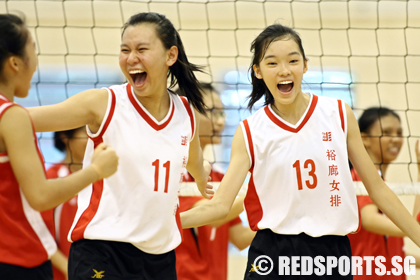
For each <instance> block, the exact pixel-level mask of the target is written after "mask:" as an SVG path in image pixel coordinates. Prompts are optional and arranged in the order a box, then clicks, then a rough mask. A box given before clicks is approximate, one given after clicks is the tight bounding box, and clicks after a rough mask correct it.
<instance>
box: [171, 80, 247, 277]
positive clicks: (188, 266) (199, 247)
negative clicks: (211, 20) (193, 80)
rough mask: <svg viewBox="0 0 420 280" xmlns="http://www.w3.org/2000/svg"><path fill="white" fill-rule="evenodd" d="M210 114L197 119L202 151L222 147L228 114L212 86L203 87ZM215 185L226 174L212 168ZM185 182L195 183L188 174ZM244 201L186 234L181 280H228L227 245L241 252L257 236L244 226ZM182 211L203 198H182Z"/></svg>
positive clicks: (179, 259)
mask: <svg viewBox="0 0 420 280" xmlns="http://www.w3.org/2000/svg"><path fill="white" fill-rule="evenodd" d="M202 88H203V90H204V95H203V96H204V103H205V104H206V106H207V114H206V115H203V114H200V115H198V118H199V120H200V121H199V122H200V129H199V131H198V133H199V136H200V145H201V149H202V150H203V151H204V148H205V147H206V146H208V145H211V144H221V142H222V136H221V134H222V131H223V129H224V127H225V120H226V114H225V112H224V109H223V103H222V101H221V99H220V97H219V94H218V93H217V92H216V90H215V89H214V88H213V86H212V85H210V84H202ZM210 177H211V180H212V181H213V182H221V181H222V178H223V173H222V170H221V168H218V167H217V164H213V166H212V171H211V173H210ZM184 180H185V181H187V182H192V181H193V178H192V177H191V176H190V175H189V174H188V173H186V174H185V175H184ZM243 201H244V197H243V196H242V197H238V198H237V199H236V201H235V202H234V204H233V207H232V209H231V211H230V213H229V215H228V217H227V218H226V219H223V220H221V221H217V222H215V223H211V224H209V225H205V226H201V227H197V228H190V229H184V230H183V241H182V243H181V245H179V246H178V247H177V248H176V249H175V254H176V269H177V276H178V280H214V279H217V280H226V279H227V267H228V244H229V241H230V242H232V244H233V245H235V246H236V247H237V248H238V249H239V250H243V249H244V248H246V247H248V246H249V245H250V244H251V241H252V239H253V238H254V236H255V232H254V231H252V230H251V229H250V228H249V227H245V226H243V224H242V221H241V219H240V218H239V216H238V215H239V214H240V213H241V212H242V211H243V210H244V207H243ZM179 202H180V211H181V212H183V211H187V210H189V209H191V208H194V207H196V206H198V205H200V204H203V203H205V202H206V199H205V198H204V197H202V196H181V197H179Z"/></svg>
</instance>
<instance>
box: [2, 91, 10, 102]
mask: <svg viewBox="0 0 420 280" xmlns="http://www.w3.org/2000/svg"><path fill="white" fill-rule="evenodd" d="M0 99H3V100H4V101H7V102H11V101H10V100H9V98H7V97H6V96H4V95H3V94H1V93H0Z"/></svg>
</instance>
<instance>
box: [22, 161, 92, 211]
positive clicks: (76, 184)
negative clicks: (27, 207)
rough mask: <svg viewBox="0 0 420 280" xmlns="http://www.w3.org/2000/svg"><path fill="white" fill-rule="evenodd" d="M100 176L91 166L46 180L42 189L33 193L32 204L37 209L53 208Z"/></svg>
mask: <svg viewBox="0 0 420 280" xmlns="http://www.w3.org/2000/svg"><path fill="white" fill-rule="evenodd" d="M99 178H100V176H99V174H98V172H97V170H95V169H94V168H93V167H92V166H89V167H88V168H86V169H82V170H79V171H77V172H75V173H73V174H71V175H70V176H67V177H64V178H58V179H50V180H45V183H44V184H43V187H42V189H40V191H39V193H38V194H34V195H33V198H32V203H30V204H31V206H32V207H33V208H34V209H35V210H37V211H45V210H48V209H52V208H54V207H56V206H58V205H60V204H61V203H64V202H66V201H67V200H69V199H71V198H72V197H74V196H75V195H76V194H77V193H79V192H80V191H81V190H82V189H84V188H85V187H87V186H88V185H90V184H91V183H93V182H95V181H97V180H98V179H99Z"/></svg>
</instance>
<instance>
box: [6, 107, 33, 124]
mask: <svg viewBox="0 0 420 280" xmlns="http://www.w3.org/2000/svg"><path fill="white" fill-rule="evenodd" d="M30 120H31V117H30V116H29V113H28V111H27V110H26V109H25V108H23V107H21V106H20V105H17V104H11V105H10V106H8V107H7V108H6V109H5V110H4V111H3V112H2V115H1V119H0V121H1V122H2V123H9V122H10V123H14V125H15V126H16V127H19V125H20V124H24V123H30ZM0 124H1V123H0Z"/></svg>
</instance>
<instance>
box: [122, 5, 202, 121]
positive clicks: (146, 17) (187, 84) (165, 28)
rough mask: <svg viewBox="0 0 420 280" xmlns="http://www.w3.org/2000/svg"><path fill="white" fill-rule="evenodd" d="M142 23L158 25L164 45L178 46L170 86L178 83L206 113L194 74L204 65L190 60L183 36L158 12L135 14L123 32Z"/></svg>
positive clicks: (189, 99) (198, 109) (184, 92)
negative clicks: (198, 64)
mask: <svg viewBox="0 0 420 280" xmlns="http://www.w3.org/2000/svg"><path fill="white" fill-rule="evenodd" d="M141 23H152V24H154V25H155V26H156V33H157V36H158V37H159V39H160V40H161V42H162V43H163V46H164V47H165V48H166V49H167V50H169V49H170V48H171V47H172V46H176V47H177V48H178V59H177V61H176V62H175V63H174V64H173V65H172V66H170V67H169V73H168V77H170V78H171V83H170V86H169V87H170V88H172V87H174V86H175V85H176V84H178V86H179V89H180V91H181V92H182V93H183V95H185V96H186V97H187V98H188V101H189V102H190V103H191V104H192V105H193V107H194V108H195V109H196V110H197V111H199V112H200V113H205V107H206V106H205V104H204V101H203V96H202V93H201V87H200V83H199V81H198V80H197V78H196V77H195V75H194V72H195V71H199V72H203V70H202V67H200V66H197V65H195V64H192V63H190V62H189V61H188V58H187V55H186V54H185V49H184V45H183V44H182V41H181V37H180V36H179V34H178V31H176V29H175V27H174V26H173V24H172V23H171V22H170V21H169V20H168V19H167V18H166V17H165V16H164V15H161V14H157V13H139V14H135V15H133V16H132V17H131V18H130V19H129V20H128V21H127V22H126V23H125V24H124V27H123V31H122V34H124V32H125V30H126V29H127V27H129V26H134V25H137V24H141Z"/></svg>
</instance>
